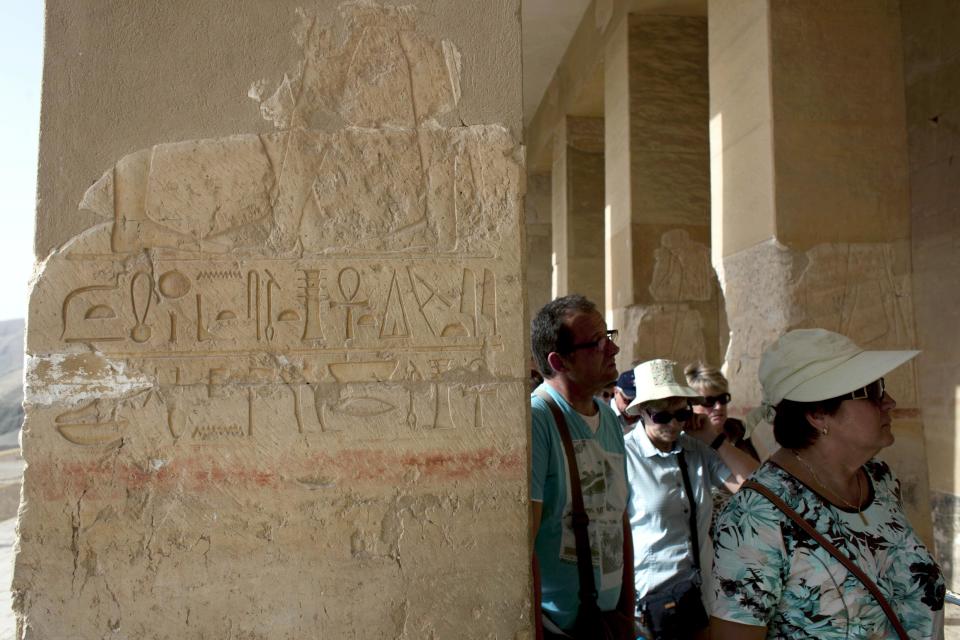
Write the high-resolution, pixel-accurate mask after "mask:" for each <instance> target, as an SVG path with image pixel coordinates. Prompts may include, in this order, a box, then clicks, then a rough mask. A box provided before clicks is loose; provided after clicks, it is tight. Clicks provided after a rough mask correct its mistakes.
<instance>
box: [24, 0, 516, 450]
mask: <svg viewBox="0 0 960 640" xmlns="http://www.w3.org/2000/svg"><path fill="white" fill-rule="evenodd" d="M342 11H343V15H344V18H345V29H344V31H343V32H342V33H341V32H340V31H337V30H335V29H334V28H332V27H330V26H329V25H325V24H323V23H322V22H321V21H320V20H319V19H318V18H317V17H314V16H310V15H307V14H302V16H301V17H302V25H301V28H300V30H299V31H298V34H297V37H298V41H299V42H300V44H301V45H302V48H303V57H302V59H301V61H300V63H299V64H298V66H297V68H296V69H295V70H294V71H293V72H292V73H288V74H286V75H285V76H284V79H283V81H282V82H281V83H280V85H279V86H278V87H277V89H276V90H275V92H274V93H273V94H272V95H271V96H269V97H263V95H262V83H260V84H257V85H255V86H254V87H253V88H252V89H251V96H252V97H254V98H256V99H257V100H260V110H261V114H262V115H263V117H264V118H265V119H267V120H268V121H271V122H273V123H274V124H275V125H276V127H277V129H278V130H277V131H276V132H274V133H269V134H259V135H258V134H241V135H235V136H230V137H226V138H220V139H209V140H190V141H183V142H171V143H161V144H157V145H155V146H153V147H151V148H149V149H144V150H141V151H137V152H134V153H131V154H129V155H127V156H124V157H123V158H121V159H120V160H118V161H117V163H116V164H115V165H114V166H113V167H112V168H111V169H109V170H107V171H106V172H105V173H104V174H103V177H101V178H100V179H99V180H98V181H97V182H96V183H95V184H94V185H93V186H91V187H90V188H89V189H88V191H87V192H86V193H85V194H84V196H83V198H82V199H81V202H80V207H81V208H83V209H86V210H90V211H93V212H95V213H97V214H99V215H101V216H103V217H104V218H106V219H107V222H105V223H103V224H101V225H98V226H96V227H93V228H91V229H89V230H88V231H86V232H85V233H83V234H81V235H79V236H77V237H75V238H74V239H72V240H71V241H70V242H68V243H67V244H66V245H64V246H63V247H62V248H61V249H59V250H57V251H56V252H55V253H54V254H52V255H51V256H50V257H49V258H48V259H47V261H46V263H45V265H44V273H43V277H42V278H41V279H40V281H39V282H38V284H37V286H36V288H35V290H34V293H33V298H32V305H33V307H34V308H37V309H40V308H43V309H59V311H60V313H59V317H56V318H55V317H53V316H51V315H50V314H49V313H48V314H46V315H45V316H44V317H45V318H46V319H45V322H48V323H51V324H52V323H56V329H55V330H52V331H33V332H32V334H31V340H30V343H29V351H30V353H31V354H32V357H31V360H30V363H29V365H28V374H27V381H28V385H29V389H30V396H29V398H30V399H29V400H28V402H32V403H34V404H36V405H38V406H46V405H51V406H53V405H56V406H59V405H63V406H64V407H65V410H64V411H63V412H62V413H60V414H59V415H57V416H56V418H55V424H56V425H57V429H58V432H59V433H60V434H61V435H62V436H63V437H64V438H65V439H66V440H67V441H69V442H70V443H72V444H76V445H83V446H90V445H97V446H107V445H116V444H117V443H119V442H120V440H121V437H122V435H123V434H124V433H125V432H126V431H128V430H129V428H130V426H129V425H131V424H136V425H141V427H139V428H141V429H143V425H150V426H151V429H150V433H151V435H150V438H161V439H162V438H167V439H169V440H171V441H173V442H177V441H180V440H181V439H187V440H192V441H198V442H217V441H223V440H234V439H244V438H251V437H255V436H256V435H257V434H258V432H260V431H261V430H262V429H263V428H266V429H268V430H271V429H273V430H276V429H277V428H279V427H277V425H289V429H291V430H293V431H294V432H296V433H299V434H304V433H325V432H331V431H339V432H349V433H351V434H361V435H362V434H367V435H369V433H370V431H371V429H370V424H371V423H372V422H374V420H373V419H376V420H375V421H376V422H378V423H382V424H389V425H397V428H400V429H406V430H412V431H417V430H423V429H447V428H478V427H481V426H482V423H483V418H482V416H483V414H484V412H485V411H486V410H489V407H493V406H496V405H497V404H498V403H502V402H503V399H502V398H500V397H499V396H498V393H499V391H498V390H500V389H501V386H502V385H499V384H497V380H498V378H497V376H498V375H500V374H503V373H504V371H505V369H504V367H505V366H507V365H505V364H502V362H506V359H504V357H503V355H502V354H503V353H504V341H503V338H502V337H501V335H500V333H499V327H498V325H499V323H500V322H502V321H501V320H498V316H501V315H502V314H503V313H504V307H503V302H502V300H503V299H505V300H506V301H507V303H508V305H509V306H508V310H507V313H508V315H509V314H514V313H516V312H517V311H518V310H519V306H520V305H519V295H518V294H519V289H518V287H516V286H511V287H510V288H509V293H506V294H505V293H504V290H503V286H504V277H505V276H506V274H509V273H510V272H511V269H514V268H515V267H516V265H518V264H519V262H518V254H519V246H514V245H515V244H516V241H517V233H516V231H517V228H518V225H519V201H520V197H521V187H522V160H521V158H522V156H521V152H520V149H519V146H518V145H517V143H516V142H515V141H514V140H513V139H512V137H511V135H510V133H509V132H508V130H507V129H506V128H504V127H502V126H498V125H477V126H456V127H444V126H441V124H440V123H439V122H438V118H439V117H441V116H443V115H444V114H446V113H449V112H451V111H453V110H455V109H456V107H457V102H458V100H459V97H460V84H459V83H460V72H461V61H460V56H459V53H458V52H457V49H456V47H455V46H454V45H453V43H451V42H448V41H436V40H433V39H430V38H428V37H426V36H424V35H422V34H420V33H418V32H417V31H416V29H415V27H416V23H415V20H414V13H413V9H412V8H410V7H380V6H378V5H374V4H371V3H351V4H346V5H343V8H342ZM320 114H326V115H329V114H335V115H336V116H337V117H338V118H340V119H341V121H342V122H343V123H344V125H345V126H342V127H340V128H338V129H334V130H328V129H314V128H311V126H312V123H313V122H314V121H315V120H316V119H317V118H318V116H319V115H320ZM511 281H512V278H511ZM504 296H506V297H505V298H504ZM498 298H500V299H501V301H499V302H498ZM514 305H515V308H516V311H515V310H514V309H512V308H510V307H513V306H514ZM90 350H92V351H93V352H94V353H95V354H97V356H96V357H97V358H99V364H100V369H99V371H101V374H97V373H96V372H93V373H92V374H91V375H85V376H81V377H76V376H73V377H71V376H70V375H68V374H67V373H65V371H64V368H63V367H52V366H49V365H50V362H51V361H52V360H51V359H56V358H61V359H62V358H64V357H66V358H67V360H69V359H70V358H71V357H73V356H72V355H71V354H74V353H77V352H79V351H90ZM53 354H61V355H56V356H54V355H53ZM63 354H66V355H63ZM498 358H499V359H498ZM117 370H123V371H126V372H128V374H127V375H128V377H130V378H131V379H133V380H135V384H132V385H127V386H124V385H119V384H117V381H116V371H117ZM91 371H93V370H88V371H87V373H91ZM51 388H57V389H60V390H61V391H62V393H60V394H59V395H58V396H57V397H56V398H54V397H53V396H52V395H51V394H49V393H48V392H47V390H49V389H51ZM93 390H96V393H94V391H93ZM94 395H96V397H95V398H94ZM201 405H203V406H204V407H205V409H204V411H202V412H198V411H195V410H194V409H195V408H196V407H198V406H201ZM488 405H489V406H488ZM210 416H216V418H215V419H213V418H211V417H210ZM261 416H269V417H270V418H269V419H263V418H262V417H261ZM265 425H266V426H265ZM284 428H287V427H284Z"/></svg>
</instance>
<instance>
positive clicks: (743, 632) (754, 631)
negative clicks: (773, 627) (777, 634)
mask: <svg viewBox="0 0 960 640" xmlns="http://www.w3.org/2000/svg"><path fill="white" fill-rule="evenodd" d="M766 637H767V628H766V627H755V626H753V625H749V624H740V623H739V622H730V621H729V620H721V619H720V618H714V617H713V616H711V617H710V640H763V639H764V638H766Z"/></svg>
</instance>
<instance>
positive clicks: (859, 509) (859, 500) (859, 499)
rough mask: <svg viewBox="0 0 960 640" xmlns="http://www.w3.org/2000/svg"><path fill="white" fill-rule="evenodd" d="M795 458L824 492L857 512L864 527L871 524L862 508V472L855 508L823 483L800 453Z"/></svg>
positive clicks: (858, 481) (858, 476)
mask: <svg viewBox="0 0 960 640" xmlns="http://www.w3.org/2000/svg"><path fill="white" fill-rule="evenodd" d="M793 456H794V457H795V458H796V459H797V460H798V461H799V462H800V464H802V465H803V466H804V467H806V468H807V471H809V472H810V475H811V476H813V480H814V482H816V483H817V485H819V486H820V488H821V489H823V490H824V491H826V492H827V493H829V494H830V495H832V496H833V497H834V498H837V499H838V500H839V501H840V502H842V503H843V504H845V505H847V506H848V507H850V508H851V509H853V510H854V511H856V512H857V515H858V516H860V521H861V522H863V524H864V526H866V525H869V524H870V523H869V522H867V516H865V515H863V508H862V507H861V506H860V505H862V504H863V490H862V488H861V486H860V470H859V469H857V505H856V506H854V505H852V504H850V501H849V500H846V499H845V498H844V497H843V496H841V495H840V494H839V493H837V492H836V491H833V490H832V489H830V488H829V487H828V486H827V485H825V484H824V483H823V481H822V480H820V476H818V475H817V472H816V471H814V470H813V466H812V465H811V464H810V463H809V462H807V461H806V460H804V459H803V458H801V457H800V454H799V453H797V452H796V451H794V452H793Z"/></svg>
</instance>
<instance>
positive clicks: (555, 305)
mask: <svg viewBox="0 0 960 640" xmlns="http://www.w3.org/2000/svg"><path fill="white" fill-rule="evenodd" d="M577 311H581V312H583V313H590V312H595V311H597V305H595V304H594V303H592V302H590V301H589V300H587V299H586V298H585V297H584V296H582V295H580V294H579V293H574V294H571V295H569V296H563V297H562V298H557V299H556V300H551V301H550V302H548V303H547V304H545V305H543V308H542V309H540V311H538V312H537V315H535V316H534V317H533V320H532V321H531V322H530V342H531V348H532V351H533V359H534V361H535V362H536V363H537V368H538V369H540V373H542V374H543V377H544V378H552V377H553V376H554V374H555V373H556V372H555V371H554V370H553V369H552V368H551V367H550V363H549V362H547V356H548V355H550V352H551V351H556V352H557V353H566V352H567V350H568V349H569V348H570V347H571V346H572V344H573V336H572V335H571V334H570V329H569V328H567V326H566V325H565V324H564V322H565V321H566V319H567V317H568V316H570V315H572V314H574V313H576V312H577Z"/></svg>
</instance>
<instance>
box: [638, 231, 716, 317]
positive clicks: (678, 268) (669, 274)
mask: <svg viewBox="0 0 960 640" xmlns="http://www.w3.org/2000/svg"><path fill="white" fill-rule="evenodd" d="M653 259H654V267H653V280H652V281H651V282H650V293H651V295H653V298H654V300H657V301H658V302H681V301H685V300H709V299H710V298H712V297H713V282H714V273H713V267H712V266H711V264H710V248H709V247H707V246H706V245H704V244H701V243H699V242H694V241H692V240H691V239H690V235H689V234H688V233H687V232H686V231H685V230H683V229H671V230H670V231H667V232H666V233H664V234H663V235H662V236H661V237H660V247H658V248H657V249H656V251H655V252H654V256H653Z"/></svg>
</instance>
